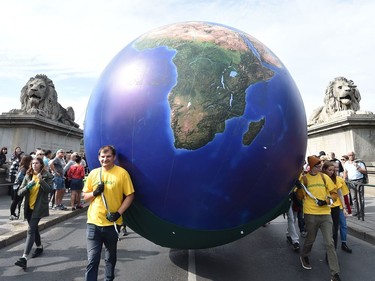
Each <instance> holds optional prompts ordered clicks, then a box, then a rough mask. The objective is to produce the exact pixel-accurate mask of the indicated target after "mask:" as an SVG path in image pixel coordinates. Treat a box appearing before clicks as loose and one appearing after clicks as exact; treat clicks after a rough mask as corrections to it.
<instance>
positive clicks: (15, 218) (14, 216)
mask: <svg viewBox="0 0 375 281" xmlns="http://www.w3.org/2000/svg"><path fill="white" fill-rule="evenodd" d="M9 220H11V221H14V220H18V217H17V216H16V215H10V217H9Z"/></svg>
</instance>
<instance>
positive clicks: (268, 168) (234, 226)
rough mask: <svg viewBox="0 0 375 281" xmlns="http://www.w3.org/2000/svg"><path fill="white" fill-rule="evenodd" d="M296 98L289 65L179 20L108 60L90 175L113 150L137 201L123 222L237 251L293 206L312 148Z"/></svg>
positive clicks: (189, 244) (190, 244) (94, 117)
mask: <svg viewBox="0 0 375 281" xmlns="http://www.w3.org/2000/svg"><path fill="white" fill-rule="evenodd" d="M305 116H306V115H305V111H304V106H303V103H302V100H301V97H300V94H299V91H298V89H297V87H296V85H295V83H294V82H293V79H292V77H291V76H290V74H289V73H288V71H287V69H286V68H285V66H284V65H283V64H282V63H281V61H280V60H279V59H278V58H277V57H276V56H275V55H274V54H273V53H272V52H271V51H270V50H269V49H268V48H267V47H266V46H265V45H263V44H262V43H261V42H259V41H258V40H256V39H255V38H254V37H252V36H250V35H248V34H246V33H244V32H242V31H239V30H237V29H234V28H231V27H228V26H224V25H220V24H214V23H207V22H185V23H177V24H171V25H168V26H164V27H161V28H158V29H155V30H152V31H150V32H148V33H146V34H144V35H142V36H140V37H139V38H137V39H136V40H134V41H133V42H131V43H130V44H129V45H128V46H126V47H125V48H124V49H123V50H121V51H120V52H119V53H118V54H117V56H115V57H114V59H113V60H112V61H111V62H110V64H109V65H108V66H107V68H106V69H105V70H104V72H103V73H102V75H101V77H100V79H99V81H98V83H97V86H96V87H95V89H94V91H93V93H92V95H91V98H90V101H89V104H88V108H87V114H86V120H85V128H84V143H85V150H86V154H87V160H88V164H89V167H90V169H93V168H95V167H98V166H99V162H98V158H97V153H98V149H99V148H100V147H101V146H102V145H106V144H111V145H114V146H115V147H116V149H117V152H118V155H117V161H118V164H119V165H120V166H122V167H124V168H125V169H126V170H127V171H128V172H129V173H130V175H131V178H132V180H133V183H134V187H135V190H136V193H135V201H134V203H133V204H132V206H131V208H130V209H128V211H127V212H125V214H124V218H125V221H126V224H127V225H128V226H129V227H130V228H131V229H133V230H134V231H136V232H137V233H139V234H140V235H142V236H144V237H145V238H147V239H149V240H151V241H153V242H154V243H156V244H159V245H161V246H165V247H171V248H180V249H183V248H185V249H196V248H207V247H213V246H217V245H222V244H225V243H229V242H231V241H234V240H236V239H239V238H241V237H244V236H245V235H246V234H249V233H250V232H252V231H254V230H255V229H257V228H258V227H260V226H261V225H263V224H264V223H266V222H268V221H270V220H272V219H273V218H275V217H276V216H278V215H279V214H281V213H282V212H283V211H285V208H287V204H286V203H287V200H288V193H289V191H290V190H291V188H292V186H293V182H294V180H295V179H296V178H297V177H298V175H299V171H300V168H301V166H302V164H303V159H304V155H305V151H306V143H307V128H306V117H305Z"/></svg>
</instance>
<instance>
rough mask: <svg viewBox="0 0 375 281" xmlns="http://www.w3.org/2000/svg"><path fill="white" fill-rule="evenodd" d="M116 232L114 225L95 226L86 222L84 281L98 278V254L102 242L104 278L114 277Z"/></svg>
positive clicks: (110, 278)
mask: <svg viewBox="0 0 375 281" xmlns="http://www.w3.org/2000/svg"><path fill="white" fill-rule="evenodd" d="M117 241H118V234H117V232H116V230H115V228H114V226H97V225H94V224H87V260H88V263H87V267H86V274H85V276H86V281H96V280H98V268H99V262H100V255H101V252H102V247H103V244H104V250H105V277H104V280H107V281H112V280H113V279H115V266H116V261H117Z"/></svg>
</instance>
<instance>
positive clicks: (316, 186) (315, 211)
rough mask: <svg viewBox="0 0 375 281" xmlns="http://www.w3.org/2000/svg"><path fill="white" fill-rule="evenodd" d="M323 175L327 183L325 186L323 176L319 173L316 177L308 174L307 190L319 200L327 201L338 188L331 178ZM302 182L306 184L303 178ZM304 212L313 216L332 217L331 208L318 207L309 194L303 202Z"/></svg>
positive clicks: (326, 206)
mask: <svg viewBox="0 0 375 281" xmlns="http://www.w3.org/2000/svg"><path fill="white" fill-rule="evenodd" d="M322 175H323V177H324V179H325V182H326V184H325V185H324V181H323V179H322V176H321V175H320V174H319V173H318V174H316V175H315V176H313V175H311V174H310V173H308V174H306V178H307V186H306V187H307V190H308V191H309V192H310V193H311V194H312V195H314V196H315V197H316V198H317V199H320V200H326V199H327V196H330V191H334V190H335V188H336V186H335V184H334V183H333V181H332V180H331V179H330V177H329V176H327V175H325V174H322ZM300 181H301V182H302V183H304V182H303V178H301V180H300ZM303 212H304V213H305V214H311V215H330V214H331V208H330V207H329V206H328V205H324V206H318V205H317V204H316V202H315V200H314V199H313V198H311V197H310V196H309V195H308V194H306V195H305V197H304V201H303Z"/></svg>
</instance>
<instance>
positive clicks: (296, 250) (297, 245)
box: [293, 242, 299, 252]
mask: <svg viewBox="0 0 375 281" xmlns="http://www.w3.org/2000/svg"><path fill="white" fill-rule="evenodd" d="M293 250H294V251H295V252H298V251H299V243H298V242H296V243H294V244H293Z"/></svg>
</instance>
